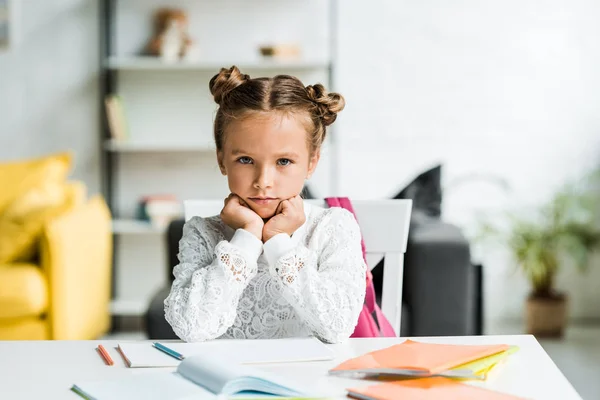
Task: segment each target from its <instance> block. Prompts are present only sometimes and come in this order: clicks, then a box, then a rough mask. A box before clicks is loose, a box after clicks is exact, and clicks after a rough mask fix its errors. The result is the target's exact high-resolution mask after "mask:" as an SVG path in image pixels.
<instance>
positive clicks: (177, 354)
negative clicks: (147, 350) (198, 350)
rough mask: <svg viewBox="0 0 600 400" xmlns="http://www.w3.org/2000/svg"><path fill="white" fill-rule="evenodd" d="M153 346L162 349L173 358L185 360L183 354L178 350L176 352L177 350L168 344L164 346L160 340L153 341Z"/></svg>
mask: <svg viewBox="0 0 600 400" xmlns="http://www.w3.org/2000/svg"><path fill="white" fill-rule="evenodd" d="M152 346H154V348H156V349H158V350H160V351H162V352H163V353H165V354H168V355H170V356H171V357H173V358H176V359H178V360H183V359H184V358H185V357H184V356H183V354H179V353H178V352H176V351H175V350H172V349H170V348H168V347H167V346H164V345H162V344H160V343H158V342H154V343H152Z"/></svg>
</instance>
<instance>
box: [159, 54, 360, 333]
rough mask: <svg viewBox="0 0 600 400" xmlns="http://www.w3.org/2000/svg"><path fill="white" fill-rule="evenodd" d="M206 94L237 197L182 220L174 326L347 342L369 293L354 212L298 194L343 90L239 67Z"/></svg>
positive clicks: (169, 307) (170, 300) (172, 302)
mask: <svg viewBox="0 0 600 400" xmlns="http://www.w3.org/2000/svg"><path fill="white" fill-rule="evenodd" d="M210 91H211V93H212V95H213V96H214V99H215V102H216V103H217V104H218V105H219V109H218V111H217V115H216V118H215V125H214V138H215V143H216V147H217V161H218V164H219V168H220V169H221V172H222V173H223V175H226V176H227V180H228V183H229V189H230V191H231V194H230V195H229V196H228V197H227V198H226V199H225V202H224V207H223V210H222V211H221V214H220V215H219V216H215V217H210V218H200V217H194V218H192V219H190V220H189V221H188V222H187V223H186V224H185V226H184V228H183V238H182V239H181V241H180V252H179V261H180V264H179V265H177V266H176V267H175V269H174V271H173V272H174V275H175V281H174V282H173V286H172V288H171V293H170V294H169V296H168V297H167V299H166V300H165V313H166V319H167V321H168V322H169V323H170V324H171V326H172V327H173V330H174V331H175V333H176V334H177V335H178V336H179V337H180V338H181V339H183V340H185V341H188V342H192V341H202V340H209V339H214V338H235V339H259V338H260V339H266V338H283V337H290V336H310V335H313V336H316V337H317V338H319V339H321V340H322V341H325V342H330V343H336V342H340V341H342V340H344V339H347V338H348V337H349V336H350V335H351V334H352V332H353V331H354V328H355V326H356V323H357V320H358V315H359V313H360V311H361V308H362V305H363V301H364V295H365V273H366V265H365V263H364V261H363V256H362V252H361V244H360V230H359V227H358V224H357V222H356V220H355V218H354V216H353V215H352V214H351V213H349V212H348V211H346V210H344V209H341V208H331V209H324V208H321V207H315V206H310V205H309V204H307V203H304V202H303V200H302V198H301V197H300V192H301V191H302V188H303V186H304V182H305V180H306V179H308V178H310V176H311V174H312V173H313V171H314V170H315V168H316V167H317V163H318V162H319V157H320V148H321V144H322V143H323V140H324V138H325V133H326V129H325V128H326V127H327V126H328V125H330V124H332V123H333V122H334V121H335V119H336V116H337V113H338V112H339V111H341V110H342V109H343V108H344V99H343V97H342V96H340V95H339V94H337V93H327V92H325V89H324V88H323V86H322V85H320V84H318V85H313V86H307V87H305V86H304V85H303V84H302V82H300V80H298V79H297V78H294V77H291V76H287V75H278V76H275V77H274V78H255V79H251V78H250V77H249V76H248V75H244V74H242V73H240V71H239V70H238V68H237V67H235V66H234V67H231V68H230V69H228V70H227V69H221V72H220V73H218V74H217V75H215V76H214V77H213V78H212V79H211V81H210Z"/></svg>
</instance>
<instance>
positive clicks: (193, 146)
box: [104, 140, 214, 153]
mask: <svg viewBox="0 0 600 400" xmlns="http://www.w3.org/2000/svg"><path fill="white" fill-rule="evenodd" d="M104 148H105V149H106V150H108V151H113V152H121V153H151V152H154V153H158V152H194V151H197V152H212V151H214V144H206V143H135V142H122V141H117V140H108V141H106V142H105V143H104Z"/></svg>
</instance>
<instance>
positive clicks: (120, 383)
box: [71, 356, 324, 400]
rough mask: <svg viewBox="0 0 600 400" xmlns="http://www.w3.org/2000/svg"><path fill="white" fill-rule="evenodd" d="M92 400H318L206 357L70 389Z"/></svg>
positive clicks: (257, 372) (293, 386) (285, 384)
mask: <svg viewBox="0 0 600 400" xmlns="http://www.w3.org/2000/svg"><path fill="white" fill-rule="evenodd" d="M71 390H73V391H74V392H75V393H77V394H79V395H80V396H81V397H83V398H85V399H90V400H104V399H110V400H131V399H144V400H163V399H170V400H171V399H172V400H183V399H200V400H202V399H216V398H219V399H223V398H235V399H274V398H285V399H290V398H295V399H309V398H310V399H317V398H324V397H320V396H316V395H309V394H307V393H305V392H303V391H302V390H301V389H300V388H299V387H298V385H297V384H295V383H293V382H289V381H287V380H285V379H283V378H281V377H280V376H277V375H275V374H273V373H270V372H266V371H261V370H259V369H255V368H252V367H249V366H245V365H239V364H236V363H232V362H230V361H224V360H220V359H216V358H208V357H203V356H192V357H188V358H186V359H185V360H183V361H182V362H181V363H180V364H179V367H177V370H176V371H175V372H166V371H163V372H146V373H138V374H135V375H131V376H128V377H125V378H120V379H112V380H103V381H91V382H82V383H77V384H75V385H73V387H72V388H71Z"/></svg>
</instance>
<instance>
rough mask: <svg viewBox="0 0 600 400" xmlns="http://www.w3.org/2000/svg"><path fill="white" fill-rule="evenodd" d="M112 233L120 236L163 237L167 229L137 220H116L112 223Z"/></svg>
mask: <svg viewBox="0 0 600 400" xmlns="http://www.w3.org/2000/svg"><path fill="white" fill-rule="evenodd" d="M112 231H113V233H115V234H118V235H162V234H164V233H165V232H166V227H160V226H155V225H152V224H151V223H149V222H145V221H140V220H137V219H115V220H113V221H112Z"/></svg>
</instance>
